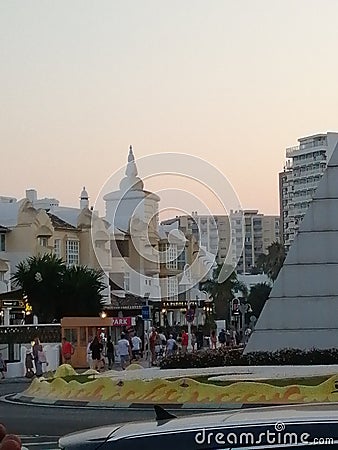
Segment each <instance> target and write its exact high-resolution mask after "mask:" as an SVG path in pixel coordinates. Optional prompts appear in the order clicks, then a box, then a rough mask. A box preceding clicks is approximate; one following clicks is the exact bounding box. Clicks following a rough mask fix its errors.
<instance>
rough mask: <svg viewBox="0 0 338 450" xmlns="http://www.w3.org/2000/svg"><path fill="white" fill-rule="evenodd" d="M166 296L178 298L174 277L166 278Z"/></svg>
mask: <svg viewBox="0 0 338 450" xmlns="http://www.w3.org/2000/svg"><path fill="white" fill-rule="evenodd" d="M168 297H169V298H170V299H172V300H178V284H177V279H176V277H169V278H168Z"/></svg>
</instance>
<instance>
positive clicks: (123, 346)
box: [117, 333, 131, 370]
mask: <svg viewBox="0 0 338 450" xmlns="http://www.w3.org/2000/svg"><path fill="white" fill-rule="evenodd" d="M117 348H118V352H119V355H120V363H121V368H122V370H125V368H126V367H125V366H126V364H128V362H129V360H130V357H131V348H130V344H129V341H128V339H127V338H126V335H125V334H124V333H122V334H121V339H119V341H118V342H117Z"/></svg>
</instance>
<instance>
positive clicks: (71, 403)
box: [3, 394, 257, 411]
mask: <svg viewBox="0 0 338 450" xmlns="http://www.w3.org/2000/svg"><path fill="white" fill-rule="evenodd" d="M3 399H4V400H5V401H7V402H10V403H19V404H20V403H21V404H26V405H27V404H31V405H32V406H33V405H34V406H51V407H71V408H96V409H97V408H102V409H105V408H109V409H112V408H116V409H133V410H137V409H139V410H144V409H153V408H154V405H158V403H123V402H117V403H114V402H87V401H80V400H54V399H46V398H37V397H29V396H26V395H22V394H10V395H6V396H4V397H3ZM160 406H162V408H164V409H166V410H170V409H171V410H178V409H182V410H202V411H215V410H223V411H224V410H233V409H242V408H243V407H246V406H245V405H243V404H242V403H231V404H230V403H225V404H224V403H223V404H222V403H214V404H213V403H160ZM248 406H249V405H248ZM254 406H257V405H250V408H251V407H254Z"/></svg>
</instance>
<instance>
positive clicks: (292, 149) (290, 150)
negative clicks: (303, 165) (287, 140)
mask: <svg viewBox="0 0 338 450" xmlns="http://www.w3.org/2000/svg"><path fill="white" fill-rule="evenodd" d="M298 150H299V145H295V146H293V147H289V148H287V149H286V152H285V153H286V157H287V158H291V156H292V155H293V154H294V153H295V152H297V151H298Z"/></svg>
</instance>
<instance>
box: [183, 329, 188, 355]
mask: <svg viewBox="0 0 338 450" xmlns="http://www.w3.org/2000/svg"><path fill="white" fill-rule="evenodd" d="M188 344H189V335H188V333H187V332H186V331H185V330H183V333H182V354H183V355H185V354H186V353H187V350H188Z"/></svg>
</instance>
